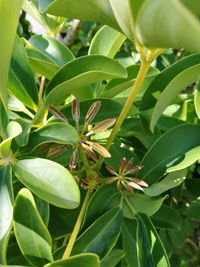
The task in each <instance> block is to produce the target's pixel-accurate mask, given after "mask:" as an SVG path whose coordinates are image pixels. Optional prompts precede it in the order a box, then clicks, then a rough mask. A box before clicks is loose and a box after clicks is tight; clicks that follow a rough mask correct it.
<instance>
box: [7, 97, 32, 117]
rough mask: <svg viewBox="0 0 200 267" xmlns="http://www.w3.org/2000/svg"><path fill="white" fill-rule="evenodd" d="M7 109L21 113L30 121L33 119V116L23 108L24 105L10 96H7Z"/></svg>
mask: <svg viewBox="0 0 200 267" xmlns="http://www.w3.org/2000/svg"><path fill="white" fill-rule="evenodd" d="M8 108H9V110H12V111H17V112H23V113H24V114H26V115H28V116H29V117H30V118H32V119H33V117H34V115H33V114H32V113H31V112H30V111H29V110H28V109H27V108H26V107H25V105H24V104H23V103H22V102H21V101H19V100H18V99H17V98H16V97H14V96H12V95H9V96H8Z"/></svg>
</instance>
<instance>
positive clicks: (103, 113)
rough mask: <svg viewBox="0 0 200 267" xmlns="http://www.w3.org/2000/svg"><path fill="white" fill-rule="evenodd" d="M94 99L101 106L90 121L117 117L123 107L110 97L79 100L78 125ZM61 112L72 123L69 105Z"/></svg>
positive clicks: (83, 120) (94, 121) (81, 123)
mask: <svg viewBox="0 0 200 267" xmlns="http://www.w3.org/2000/svg"><path fill="white" fill-rule="evenodd" d="M94 101H100V102H101V107H100V109H99V111H98V113H97V115H96V116H95V118H94V120H93V121H92V123H97V122H101V121H103V120H106V119H110V118H117V117H118V116H119V114H120V112H121V110H122V108H123V106H122V105H121V104H120V103H118V102H117V101H114V100H111V99H95V100H94V99H92V100H86V101H83V102H80V111H81V112H80V125H83V124H84V122H85V116H86V114H87V111H88V109H89V107H90V106H91V105H92V103H94ZM62 113H63V114H64V115H65V117H66V118H67V119H68V121H69V122H70V123H71V124H73V123H74V120H73V118H72V115H71V105H70V106H68V107H67V108H66V109H63V110H62Z"/></svg>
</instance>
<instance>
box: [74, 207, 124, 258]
mask: <svg viewBox="0 0 200 267" xmlns="http://www.w3.org/2000/svg"><path fill="white" fill-rule="evenodd" d="M121 225H122V211H121V210H120V209H119V208H114V209H112V210H110V211H108V212H106V213H105V214H103V215H102V216H101V217H100V218H98V219H97V220H96V221H95V222H94V223H93V224H92V225H91V226H90V227H89V228H88V229H87V230H86V231H85V232H84V233H83V234H82V235H81V236H80V237H79V238H78V239H77V240H76V242H75V245H74V248H73V250H72V254H73V255H74V254H77V253H83V252H93V253H96V254H97V255H99V257H100V258H103V257H104V256H106V254H108V253H109V252H110V251H111V249H112V248H113V246H114V245H115V243H116V242H117V240H118V238H119V235H120V230H121Z"/></svg>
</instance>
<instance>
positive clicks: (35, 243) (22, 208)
mask: <svg viewBox="0 0 200 267" xmlns="http://www.w3.org/2000/svg"><path fill="white" fill-rule="evenodd" d="M24 215H26V216H24ZM13 225H14V231H15V236H16V239H17V243H18V244H19V247H20V250H21V252H22V254H23V255H24V256H25V257H26V259H27V260H28V261H29V262H30V263H31V264H33V265H34V266H37V267H42V266H43V265H44V264H46V263H48V262H50V261H53V257H52V253H51V246H52V240H51V236H50V234H49V232H48V229H47V228H46V226H45V225H44V223H43V221H42V218H41V217H40V214H39V212H38V210H37V208H36V205H35V201H34V198H33V196H32V194H31V192H30V191H29V190H28V189H26V188H23V189H21V190H20V191H19V193H18V195H17V197H16V201H15V208H14V224H13Z"/></svg>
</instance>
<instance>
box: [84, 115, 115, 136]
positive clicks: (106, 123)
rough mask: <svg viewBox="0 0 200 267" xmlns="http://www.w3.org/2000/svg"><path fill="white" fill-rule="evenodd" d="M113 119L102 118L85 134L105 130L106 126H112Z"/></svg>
mask: <svg viewBox="0 0 200 267" xmlns="http://www.w3.org/2000/svg"><path fill="white" fill-rule="evenodd" d="M115 121H116V120H115V119H107V120H104V121H102V122H100V123H98V124H97V125H96V126H95V127H94V128H93V129H92V130H91V131H90V132H88V133H87V134H86V136H89V135H91V134H97V133H100V132H102V131H105V130H107V129H108V128H110V127H111V126H113V124H114V123H115Z"/></svg>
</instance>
